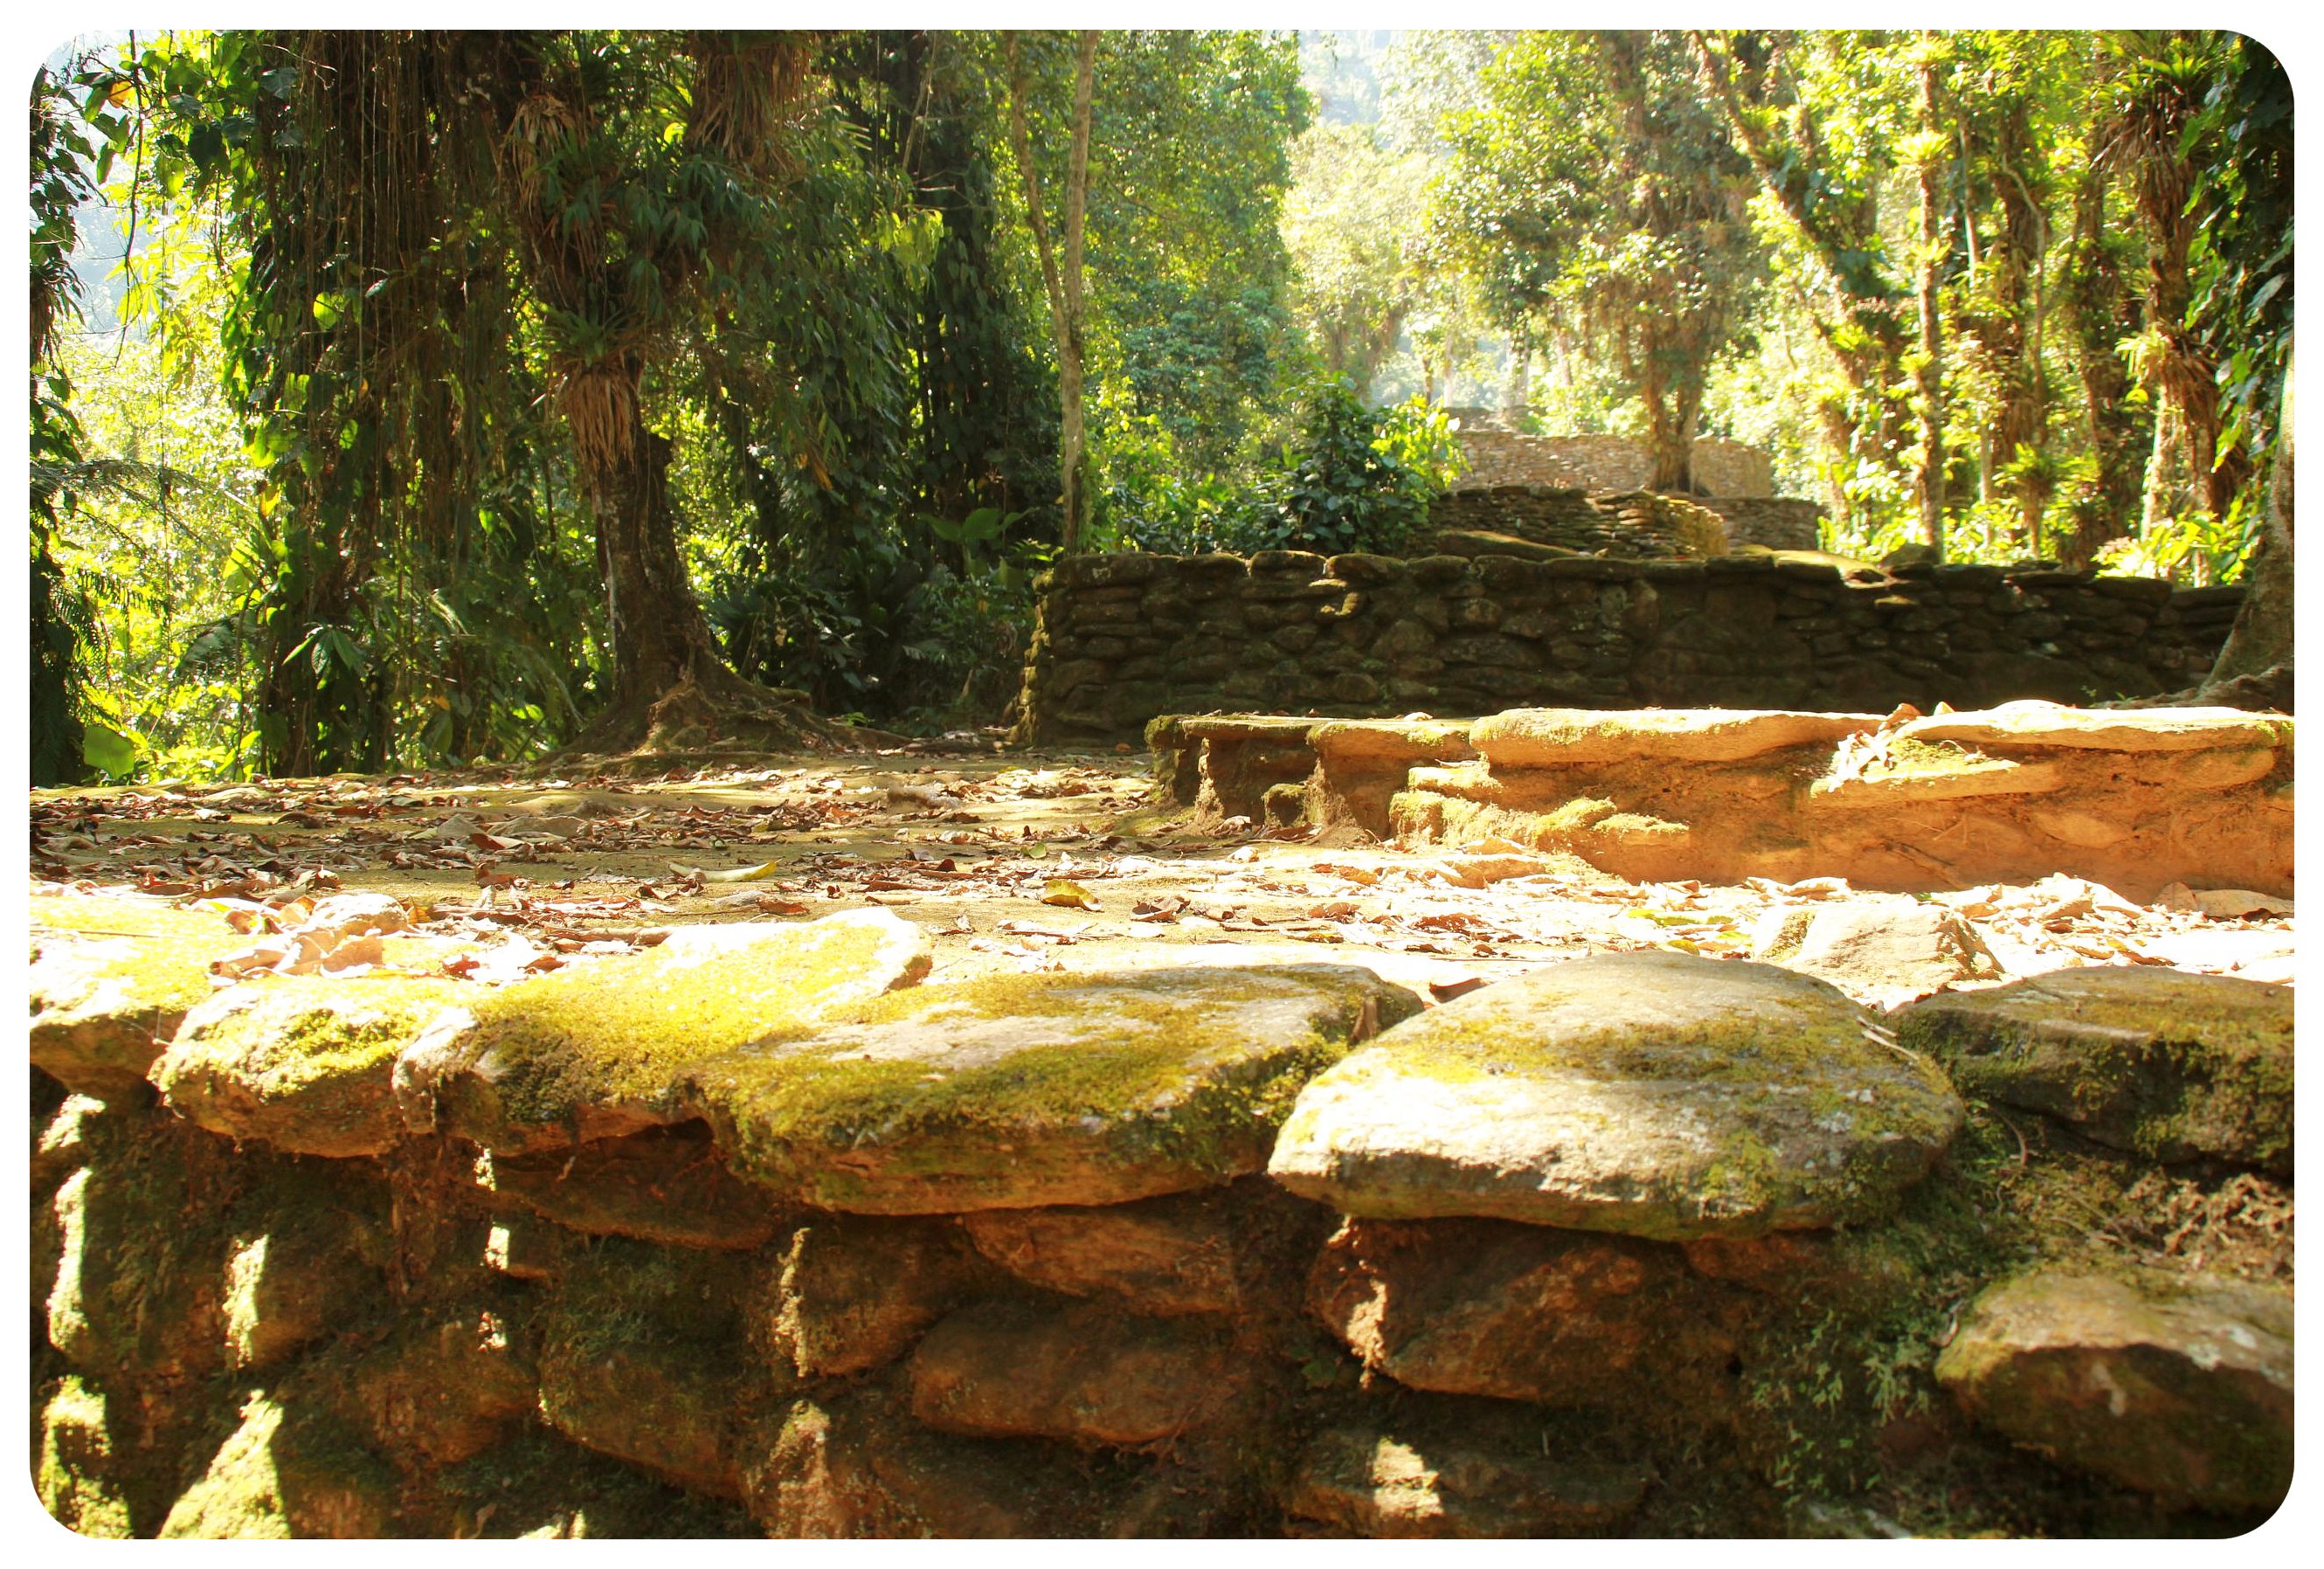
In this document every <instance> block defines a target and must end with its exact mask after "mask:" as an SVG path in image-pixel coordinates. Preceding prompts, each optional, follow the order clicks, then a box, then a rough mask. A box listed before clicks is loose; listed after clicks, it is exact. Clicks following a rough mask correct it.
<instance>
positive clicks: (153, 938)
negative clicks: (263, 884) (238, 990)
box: [28, 894, 247, 1100]
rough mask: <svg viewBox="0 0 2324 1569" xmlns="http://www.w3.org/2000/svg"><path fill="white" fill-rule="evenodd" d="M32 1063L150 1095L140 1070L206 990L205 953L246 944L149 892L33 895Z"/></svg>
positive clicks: (72, 1082) (97, 1089)
mask: <svg viewBox="0 0 2324 1569" xmlns="http://www.w3.org/2000/svg"><path fill="white" fill-rule="evenodd" d="M28 908H29V909H30V912H31V917H32V1063H33V1065H34V1066H37V1067H40V1068H42V1069H44V1070H46V1071H47V1072H49V1073H51V1074H52V1075H55V1076H56V1077H57V1078H59V1079H60V1080H62V1081H63V1082H64V1083H65V1084H67V1085H68V1086H69V1087H70V1088H72V1089H74V1090H77V1091H78V1092H79V1093H81V1094H87V1095H95V1096H97V1098H99V1099H100V1100H109V1099H112V1098H115V1097H116V1096H122V1095H128V1096H131V1097H133V1098H134V1097H135V1096H138V1095H141V1094H145V1093H146V1087H145V1070H146V1069H147V1068H149V1067H151V1066H152V1063H153V1059H154V1058H155V1057H159V1056H160V1055H161V1048H162V1047H163V1045H164V1044H165V1043H166V1042H167V1041H168V1039H169V1038H170V1033H171V1031H172V1030H174V1029H177V1027H178V1022H179V1020H181V1019H183V1018H184V1017H185V1016H186V1011H187V1010H188V1009H189V1008H191V1007H192V1006H193V1005H194V1004H195V1003H197V1002H199V1001H202V1000H203V999H204V998H206V997H208V995H209V994H210V975H209V965H210V961H211V960H212V959H215V958H217V957H218V956H219V955H223V954H226V953H229V952H231V951H232V950H233V949H235V947H237V946H244V944H246V942H247V939H246V938H243V937H238V936H237V935H236V934H235V931H234V930H233V928H230V927H228V926H227V925H226V921H225V920H224V919H223V918H221V917H218V916H217V915H213V914H210V913H208V911H198V910H181V909H171V907H170V906H168V905H165V904H161V903H158V902H156V901H154V900H136V899H105V898H97V897H89V896H84V895H80V894H61V895H57V896H54V897H51V898H42V899H35V900H32V901H31V902H30V905H29V907H28Z"/></svg>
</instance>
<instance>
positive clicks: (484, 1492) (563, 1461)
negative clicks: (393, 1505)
mask: <svg viewBox="0 0 2324 1569" xmlns="http://www.w3.org/2000/svg"><path fill="white" fill-rule="evenodd" d="M404 1496H405V1499H406V1500H407V1508H408V1509H409V1511H410V1512H409V1514H408V1516H406V1517H405V1518H402V1519H399V1521H398V1524H399V1526H401V1525H404V1524H406V1523H407V1521H408V1523H409V1525H410V1530H411V1534H412V1535H415V1536H435V1537H459V1538H478V1537H482V1538H486V1539H507V1538H512V1537H531V1538H535V1539H539V1540H554V1541H567V1540H613V1541H620V1540H631V1541H635V1540H639V1539H641V1538H646V1537H652V1538H655V1539H659V1540H665V1541H666V1540H671V1539H679V1538H687V1539H690V1538H696V1537H723V1538H735V1539H754V1538H757V1537H759V1536H760V1533H759V1532H758V1531H757V1530H755V1529H754V1528H752V1524H751V1520H750V1518H749V1517H748V1516H747V1515H745V1514H744V1513H743V1512H742V1509H740V1508H738V1507H736V1506H735V1505H734V1504H733V1503H732V1502H731V1501H729V1500H724V1499H715V1498H710V1497H707V1496H705V1495H704V1494H701V1493H690V1492H687V1491H683V1490H682V1489H679V1488H676V1487H673V1486H671V1485H670V1484H669V1483H668V1482H666V1481H662V1480H661V1479H660V1478H659V1477H656V1476H653V1475H650V1474H649V1473H648V1472H644V1471H641V1470H640V1469H639V1468H637V1467H636V1466H633V1465H626V1464H624V1463H622V1462H620V1461H618V1460H613V1459H610V1458H608V1457H606V1456H604V1455H602V1454H595V1453H594V1452H593V1451H591V1450H588V1449H585V1448H583V1447H582V1446H581V1445H579V1444H575V1443H573V1442H572V1441H571V1440H570V1439H568V1438H567V1437H566V1436H565V1435H563V1434H561V1433H558V1432H557V1431H556V1430H555V1429H553V1428H550V1427H546V1426H542V1425H540V1424H539V1423H537V1422H536V1423H527V1424H523V1425H521V1426H517V1427H515V1428H513V1429H512V1431H511V1432H510V1434H509V1435H508V1436H507V1437H506V1438H505V1439H504V1440H503V1441H502V1442H500V1443H497V1444H493V1445H492V1446H491V1447H490V1448H487V1449H484V1450H482V1451H480V1452H479V1453H477V1454H475V1456H474V1457H473V1458H471V1459H469V1460H466V1461H463V1462H461V1463H457V1464H455V1465H448V1466H446V1467H444V1468H443V1469H441V1470H438V1471H434V1472H430V1473H429V1474H428V1475H427V1476H426V1477H425V1478H424V1479H423V1480H422V1481H420V1484H419V1485H418V1486H416V1487H414V1488H412V1489H410V1490H407V1491H406V1493H405V1495H404Z"/></svg>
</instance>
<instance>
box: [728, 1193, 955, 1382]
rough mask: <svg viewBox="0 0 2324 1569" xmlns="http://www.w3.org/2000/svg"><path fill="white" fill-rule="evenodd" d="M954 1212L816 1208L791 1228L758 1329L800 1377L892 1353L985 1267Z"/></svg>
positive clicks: (841, 1370) (838, 1371)
mask: <svg viewBox="0 0 2324 1569" xmlns="http://www.w3.org/2000/svg"><path fill="white" fill-rule="evenodd" d="M975 1266H976V1260H974V1259H973V1257H972V1255H971V1254H970V1251H969V1249H968V1245H967V1243H966V1241H964V1239H963V1237H962V1236H961V1233H960V1231H959V1228H958V1227H956V1226H955V1225H954V1224H953V1223H952V1222H951V1221H950V1220H948V1219H946V1220H936V1219H921V1218H919V1217H917V1216H894V1217H889V1216H878V1215H818V1216H816V1218H814V1219H813V1220H810V1221H809V1222H807V1223H806V1224H805V1225H802V1226H800V1227H799V1228H798V1230H797V1231H796V1232H793V1233H792V1234H791V1239H790V1244H789V1246H788V1247H787V1248H785V1249H784V1250H783V1251H782V1255H781V1259H780V1261H779V1266H778V1267H777V1268H776V1269H774V1270H773V1271H772V1272H771V1274H770V1278H769V1280H768V1281H767V1286H766V1289H765V1291H764V1292H763V1293H762V1294H761V1297H760V1300H759V1304H758V1308H757V1315H756V1321H755V1322H754V1324H752V1329H753V1332H754V1333H755V1334H757V1335H758V1336H759V1337H761V1339H762V1340H763V1341H764V1343H765V1345H766V1349H767V1351H768V1352H769V1354H770V1356H772V1357H773V1359H774V1360H775V1361H776V1362H777V1364H778V1365H779V1366H780V1367H783V1368H786V1369H788V1370H789V1371H794V1372H796V1373H797V1374H798V1376H799V1377H800V1378H803V1379H817V1378H836V1377H844V1376H847V1375H849V1374H853V1373H860V1372H862V1371H865V1370H867V1369H870V1368H875V1367H879V1366H881V1364H883V1363H886V1362H890V1361H895V1360H896V1359H897V1358H898V1357H900V1356H902V1355H903V1354H904V1353H905V1352H908V1351H909V1350H910V1349H911V1348H912V1343H913V1342H914V1341H916V1340H918V1338H919V1337H920V1333H921V1332H922V1331H923V1330H925V1329H927V1326H928V1325H929V1324H934V1323H935V1322H936V1320H937V1319H939V1318H941V1317H943V1316H944V1315H945V1313H947V1312H949V1311H950V1310H951V1309H952V1308H953V1307H954V1306H957V1305H958V1303H959V1300H960V1298H961V1297H962V1296H963V1295H964V1293H965V1292H966V1291H967V1290H968V1289H969V1288H970V1287H971V1286H972V1285H973V1283H974V1282H975V1280H976V1278H977V1277H978V1274H979V1273H980V1271H979V1270H978V1269H977V1268H976V1267H975Z"/></svg>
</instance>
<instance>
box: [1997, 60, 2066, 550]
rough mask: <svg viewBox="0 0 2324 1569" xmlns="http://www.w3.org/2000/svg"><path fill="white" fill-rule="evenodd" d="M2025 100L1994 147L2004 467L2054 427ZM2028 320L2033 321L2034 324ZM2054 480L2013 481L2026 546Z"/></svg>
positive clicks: (2034, 450)
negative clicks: (2027, 172) (1998, 217)
mask: <svg viewBox="0 0 2324 1569" xmlns="http://www.w3.org/2000/svg"><path fill="white" fill-rule="evenodd" d="M2031 142H2032V132H2031V130H2030V128H2029V127H2028V125H2027V124H2026V110H2025V107H2024V105H2022V104H2020V105H2018V106H2015V108H2014V109H2013V110H2012V112H2011V114H2010V115H2009V116H2008V118H2007V119H2006V120H2005V121H2004V122H2003V125H2002V128H2001V133H2000V136H1999V139H1998V141H1997V144H1996V145H1995V147H1994V150H1993V162H1994V181H1993V190H1994V199H1995V201H1996V202H1997V204H1998V206H1999V207H2000V208H2001V223H2000V226H1999V228H1998V231H1997V233H1996V234H1995V235H1994V245H1993V254H1992V263H1993V266H1992V278H1993V285H1992V287H1993V296H1994V302H1995V306H1996V309H1995V312H1994V317H1993V320H1992V322H1991V324H1990V331H1991V337H1990V339H1989V344H1990V348H1989V353H1990V355H1991V358H1992V364H1993V372H1994V379H1995V380H1996V382H1997V383H1998V384H1999V388H2000V396H1999V398H1998V400H1997V403H1996V405H1995V408H1994V411H1993V418H1992V423H1991V427H1990V431H1989V435H1990V441H1991V446H1992V448H1993V451H1994V452H1995V454H1996V455H1997V457H1998V458H1999V460H2000V462H2001V463H2003V464H2005V465H2009V464H2015V463H2018V462H2020V461H2021V460H2022V459H2024V458H2025V457H2034V458H2035V459H2037V460H2038V459H2039V457H2040V456H2041V454H2042V450H2043V445H2044V442H2043V438H2044V436H2045V435H2046V433H2047V427H2048V424H2049V406H2048V405H2049V398H2048V389H2047V388H2046V387H2045V385H2044V384H2043V373H2042V332H2041V296H2040V290H2041V287H2042V253H2043V250H2044V249H2046V248H2047V245H2048V241H2049V230H2050V224H2049V218H2048V216H2047V215H2046V214H2045V213H2043V210H2042V206H2041V204H2040V202H2039V201H2037V200H2036V199H2035V198H2034V194H2033V187H2032V186H2031V185H2029V184H2028V183H2027V182H2026V180H2025V178H2024V175H2023V173H2022V172H2021V171H2022V170H2023V169H2024V168H2028V167H2038V159H2037V156H2036V154H2035V152H2034V150H2033V147H2032V145H2031ZM2029 318H2030V320H2031V326H2030V328H2029V325H2028V323H2029ZM2050 487H2051V481H2050V479H2049V478H2048V476H2047V475H2046V474H2044V473H2043V472H2042V470H2041V469H2040V467H2039V465H2038V462H2037V464H2036V466H2034V467H2033V469H2031V470H2028V471H2021V472H2020V473H2019V474H2018V475H2015V477H2013V478H2012V479H2011V481H2010V488H2011V491H2012V492H2013V494H2015V499H2016V502H2017V512H2018V518H2019V521H2020V525H2021V526H2022V527H2023V528H2024V531H2025V545H2026V549H2028V550H2030V551H2032V552H2033V554H2034V555H2037V556H2038V555H2040V554H2041V553H2042V514H2043V511H2044V509H2045V508H2046V506H2047V504H2048V502H2049V497H2050Z"/></svg>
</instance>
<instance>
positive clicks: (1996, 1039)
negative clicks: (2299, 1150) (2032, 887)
mask: <svg viewBox="0 0 2324 1569" xmlns="http://www.w3.org/2000/svg"><path fill="white" fill-rule="evenodd" d="M1899 1029H1900V1031H1901V1033H1902V1035H1903V1038H1904V1040H1905V1041H1906V1042H1907V1043H1909V1044H1911V1045H1913V1046H1914V1047H1915V1048H1918V1049H1921V1050H1924V1051H1928V1052H1930V1053H1932V1054H1933V1055H1936V1056H1938V1057H1941V1058H1943V1059H1944V1061H1945V1062H1946V1063H1947V1065H1948V1066H1949V1067H1950V1070H1951V1072H1952V1074H1953V1075H1954V1077H1955V1078H1956V1079H1957V1080H1958V1081H1959V1082H1960V1084H1961V1085H1962V1087H1963V1088H1964V1089H1967V1090H1969V1092H1971V1093H1972V1094H1982V1095H1986V1096H1988V1097H1989V1098H1991V1099H1993V1100H1996V1101H1999V1102H2001V1103H2004V1104H2006V1105H2011V1106H2019V1107H2023V1108H2024V1109H2025V1110H2027V1111H2033V1112H2043V1113H2044V1114H2045V1115H2048V1116H2052V1117H2056V1118H2059V1119H2060V1120H2061V1121H2066V1122H2069V1123H2071V1124H2073V1125H2074V1126H2075V1127H2077V1128H2079V1129H2080V1131H2082V1132H2083V1133H2085V1134H2086V1135H2087V1136H2088V1137H2089V1138H2092V1139H2095V1140H2098V1141H2099V1142H2100V1143H2103V1144H2108V1145H2112V1146H2114V1147H2116V1148H2117V1149H2129V1150H2134V1151H2135V1152H2137V1153H2139V1154H2142V1155H2144V1156H2147V1157H2149V1158H2153V1159H2157V1160H2187V1159H2191V1158H2197V1157H2202V1156H2209V1157H2211V1158H2218V1159H2224V1160H2230V1161H2234V1162H2236V1163H2238V1164H2241V1165H2246V1166H2249V1167H2252V1168H2256V1169H2260V1170H2264V1171H2270V1172H2273V1173H2275V1174H2277V1175H2287V1176H2288V1175H2289V1174H2290V1172H2291V1169H2292V990H2291V988H2289V987H2285V986H2273V985H2267V984H2264V983H2259V982H2254V981H2242V980H2237V979H2236V978H2234V977H2232V976H2217V975H2190V974H2181V973H2180V972H2177V971H2173V970H2162V969H2152V968H2139V969H2128V968H2120V967H2113V966H2107V967H2103V968H2090V969H2081V970H2068V971H2059V972H2054V973H2052V974H2047V975H2041V976H2036V977H2034V978H2033V979H2031V980H2027V981H2021V982H2017V983H2014V984H2011V985H2008V986H2003V987H1999V988H1997V989H1995V990H1993V991H1989V992H1967V993H1950V994H1943V995H1940V996H1936V997H1932V998H1930V999H1928V1000H1927V1001H1924V1002H1922V1003H1919V1004H1917V1005H1916V1006H1914V1008H1913V1009H1912V1010H1910V1011H1908V1012H1907V1013H1906V1014H1905V1015H1904V1018H1903V1019H1902V1020H1900V1021H1899Z"/></svg>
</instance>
